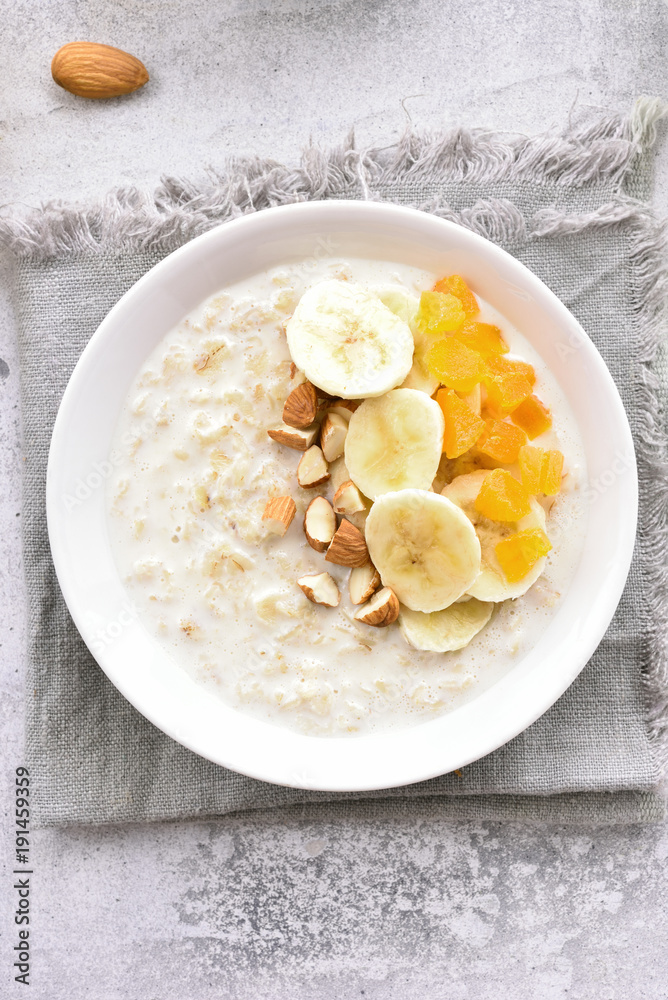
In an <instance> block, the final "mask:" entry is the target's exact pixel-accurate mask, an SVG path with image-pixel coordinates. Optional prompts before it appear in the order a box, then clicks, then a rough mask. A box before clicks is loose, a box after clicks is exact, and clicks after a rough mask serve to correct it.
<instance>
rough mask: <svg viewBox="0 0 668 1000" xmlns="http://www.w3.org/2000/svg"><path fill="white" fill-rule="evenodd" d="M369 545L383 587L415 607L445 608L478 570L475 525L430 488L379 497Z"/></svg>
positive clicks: (370, 521)
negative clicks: (430, 490)
mask: <svg viewBox="0 0 668 1000" xmlns="http://www.w3.org/2000/svg"><path fill="white" fill-rule="evenodd" d="M401 391H402V392H403V391H405V392H408V391H410V390H401ZM358 412H359V411H358ZM366 543H367V547H368V549H369V556H370V557H371V561H372V563H373V564H374V566H375V567H376V569H377V570H378V572H379V573H380V578H381V580H382V582H383V586H384V587H391V589H392V590H393V591H394V592H395V594H396V595H397V597H398V598H399V600H400V601H401V603H402V604H405V605H406V607H407V608H410V609H411V610H412V611H441V610H442V609H443V608H447V607H448V606H449V605H450V604H452V603H453V601H456V600H457V598H458V597H461V595H462V594H464V593H466V591H467V590H468V589H469V587H471V586H472V585H473V583H474V581H475V579H476V577H477V576H478V573H479V572H480V542H479V541H478V538H477V535H476V533H475V530H474V528H473V525H472V524H471V522H470V521H469V519H468V518H467V517H466V515H465V514H464V513H463V512H462V511H461V510H460V509H459V508H458V507H457V506H455V504H453V503H451V502H450V501H449V500H446V498H445V497H442V496H439V495H438V493H430V492H429V491H427V490H399V492H397V493H385V494H384V495H383V496H382V497H380V498H379V499H378V500H376V502H375V503H374V504H373V506H372V507H371V510H370V511H369V516H368V517H367V519H366Z"/></svg>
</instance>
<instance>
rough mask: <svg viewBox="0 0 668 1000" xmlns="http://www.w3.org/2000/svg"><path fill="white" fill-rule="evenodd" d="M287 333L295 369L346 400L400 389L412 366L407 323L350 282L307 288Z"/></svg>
mask: <svg viewBox="0 0 668 1000" xmlns="http://www.w3.org/2000/svg"><path fill="white" fill-rule="evenodd" d="M285 329H286V334H287V338H288V347H289V349H290V354H291V355H292V360H293V361H294V363H295V364H296V365H297V367H298V368H300V369H301V370H302V371H303V372H304V374H305V375H306V377H307V378H308V379H309V381H310V382H312V383H313V384H314V385H315V386H318V387H319V388H320V389H324V390H325V392H328V393H331V394H332V395H334V396H340V397H341V398H343V399H359V398H361V397H362V396H381V395H382V394H383V393H384V392H387V391H388V390H389V389H393V388H394V387H395V386H397V385H400V384H401V382H403V380H404V379H405V378H406V375H407V374H408V372H409V371H410V368H411V365H412V364H413V335H412V333H411V331H410V328H409V327H408V324H407V323H406V322H405V321H404V320H403V319H400V318H399V317H398V316H395V314H394V313H393V312H391V310H389V309H388V308H387V306H385V305H383V303H382V302H381V301H380V299H379V298H378V296H377V295H375V294H374V293H373V292H370V291H367V290H366V289H365V288H362V286H361V285H356V284H355V283H354V282H352V281H336V280H329V281H321V282H319V283H318V284H317V285H314V286H313V287H312V288H309V289H308V291H306V292H305V293H304V294H303V295H302V297H301V299H300V300H299V302H298V304H297V308H296V309H295V311H294V314H293V315H292V317H291V318H290V319H289V320H288V322H287V325H286V328H285Z"/></svg>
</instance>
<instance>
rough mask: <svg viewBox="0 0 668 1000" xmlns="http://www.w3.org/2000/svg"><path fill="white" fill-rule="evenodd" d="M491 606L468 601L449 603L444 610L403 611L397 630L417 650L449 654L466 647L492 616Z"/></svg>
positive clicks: (492, 607)
mask: <svg viewBox="0 0 668 1000" xmlns="http://www.w3.org/2000/svg"><path fill="white" fill-rule="evenodd" d="M493 610H494V605H493V604H488V603H485V602H483V601H476V600H475V598H473V597H472V598H471V599H470V600H468V601H466V603H464V604H457V603H456V604H451V605H450V607H449V608H444V609H443V611H432V612H431V614H429V615H426V614H424V612H422V611H411V610H410V609H409V608H402V609H401V613H400V614H399V627H400V629H401V631H402V632H403V634H404V637H405V638H406V639H407V641H408V642H410V644H411V646H415V648H416V649H426V650H429V651H430V652H433V653H449V652H451V651H453V650H455V649H463V648H464V646H468V644H469V643H470V641H471V639H473V637H474V636H475V635H477V634H478V632H479V631H480V630H481V629H482V628H484V627H485V625H486V624H487V622H488V621H489V620H490V618H491V617H492V611H493Z"/></svg>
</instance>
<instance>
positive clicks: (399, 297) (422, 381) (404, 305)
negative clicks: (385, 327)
mask: <svg viewBox="0 0 668 1000" xmlns="http://www.w3.org/2000/svg"><path fill="white" fill-rule="evenodd" d="M378 298H379V299H380V301H381V302H382V303H383V304H384V305H386V306H387V308H388V309H391V310H392V312H393V313H394V314H395V316H399V317H400V318H401V319H403V320H404V322H405V323H408V325H409V327H410V329H411V333H412V334H413V343H414V344H415V352H414V354H413V366H412V368H411V370H410V371H409V373H408V375H407V376H406V378H405V379H404V381H403V382H402V383H401V388H402V389H419V391H420V392H426V393H427V395H428V396H433V394H434V393H435V392H436V390H437V389H438V387H439V385H440V384H441V383H440V382H439V380H438V379H437V378H435V376H434V375H432V374H431V372H430V371H429V369H428V368H427V366H426V364H425V361H424V359H425V355H426V353H427V351H428V349H429V348H430V347H431V345H432V343H433V338H430V337H428V336H427V335H426V334H424V333H422V332H421V331H420V328H419V327H418V325H417V323H416V322H415V317H416V315H417V311H418V309H419V308H420V300H419V299H417V298H416V297H415V296H414V295H411V294H410V292H405V291H404V290H403V289H401V288H386V289H381V290H380V291H379V293H378Z"/></svg>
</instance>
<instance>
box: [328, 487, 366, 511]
mask: <svg viewBox="0 0 668 1000" xmlns="http://www.w3.org/2000/svg"><path fill="white" fill-rule="evenodd" d="M333 507H334V510H335V511H336V513H337V514H359V512H360V511H361V510H366V504H365V503H364V500H363V498H362V494H361V493H360V491H359V490H358V489H357V487H356V486H355V484H354V482H353V481H352V479H348V480H347V481H346V482H345V483H341V485H340V486H339V488H338V490H337V491H336V493H335V494H334V501H333Z"/></svg>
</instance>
